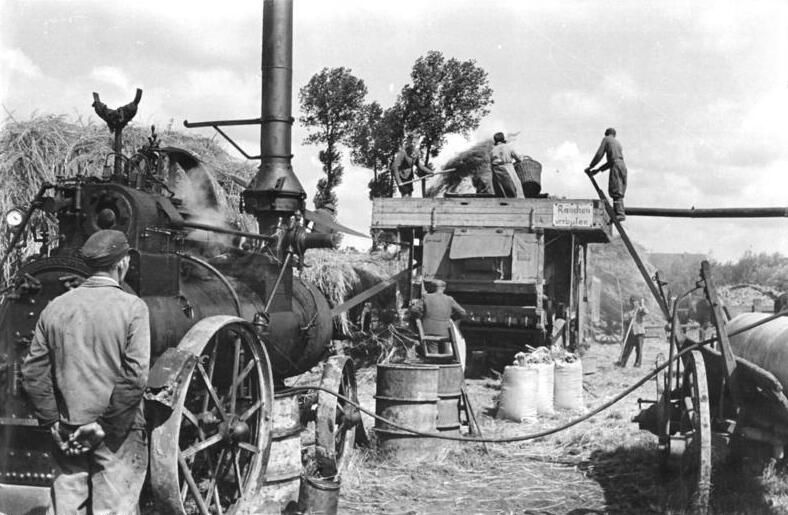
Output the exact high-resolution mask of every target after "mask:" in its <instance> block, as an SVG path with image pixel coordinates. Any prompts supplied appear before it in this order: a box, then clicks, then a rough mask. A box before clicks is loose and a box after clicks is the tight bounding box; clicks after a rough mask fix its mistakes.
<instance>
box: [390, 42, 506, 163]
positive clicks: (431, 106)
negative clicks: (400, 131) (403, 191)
mask: <svg viewBox="0 0 788 515" xmlns="http://www.w3.org/2000/svg"><path fill="white" fill-rule="evenodd" d="M410 78H411V81H412V84H408V85H407V86H405V87H404V88H403V89H402V95H401V99H402V103H403V108H404V110H405V129H406V130H408V131H412V132H415V133H417V134H419V135H421V136H422V140H421V145H422V147H423V149H424V151H425V164H428V163H429V158H430V157H436V156H437V155H438V154H439V153H440V151H441V149H442V148H443V146H444V145H445V144H446V136H447V135H448V134H462V135H463V136H468V135H469V134H470V132H471V131H473V130H475V129H477V128H478V127H479V122H480V121H481V119H482V118H483V117H484V116H486V115H487V114H488V113H489V112H490V109H489V107H490V106H491V105H492V104H493V99H492V94H493V91H492V89H491V88H490V86H489V85H488V83H487V72H486V71H484V70H483V69H482V68H480V67H478V66H477V65H476V62H475V61H473V60H468V61H459V60H457V59H455V58H450V59H448V60H447V59H446V58H444V57H443V54H442V53H440V52H437V51H434V50H433V51H430V52H428V53H427V55H425V56H422V57H419V58H418V59H417V60H416V63H415V64H414V65H413V69H412V71H411V74H410Z"/></svg>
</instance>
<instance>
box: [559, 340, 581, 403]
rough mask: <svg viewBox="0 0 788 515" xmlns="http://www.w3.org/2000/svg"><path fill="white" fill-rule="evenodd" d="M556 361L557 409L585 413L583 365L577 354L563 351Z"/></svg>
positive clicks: (560, 351)
mask: <svg viewBox="0 0 788 515" xmlns="http://www.w3.org/2000/svg"><path fill="white" fill-rule="evenodd" d="M553 359H554V361H555V387H554V392H555V408H556V409H565V410H573V411H583V410H584V409H585V404H584V403H583V363H582V362H581V361H580V357H579V356H578V355H577V354H573V353H571V352H568V351H566V350H564V349H561V350H559V351H557V352H555V353H554V354H553Z"/></svg>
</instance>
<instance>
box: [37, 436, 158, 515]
mask: <svg viewBox="0 0 788 515" xmlns="http://www.w3.org/2000/svg"><path fill="white" fill-rule="evenodd" d="M54 454H55V463H56V466H57V472H56V474H55V481H54V483H53V484H52V489H51V498H50V505H49V508H48V509H47V515H75V514H78V515H110V514H112V515H134V514H137V513H139V511H138V505H139V498H140V491H141V490H142V483H143V482H144V481H145V473H146V472H147V470H148V440H147V434H146V433H145V430H144V429H132V430H131V431H130V432H129V434H128V436H127V437H126V439H125V440H124V441H123V442H122V443H121V444H120V447H118V448H117V450H115V451H113V450H111V449H110V448H109V447H107V445H106V443H102V444H101V445H99V446H98V447H97V448H96V449H94V450H93V451H91V452H89V453H87V454H83V455H81V456H66V455H65V454H63V453H62V452H60V450H57V451H55V453H54Z"/></svg>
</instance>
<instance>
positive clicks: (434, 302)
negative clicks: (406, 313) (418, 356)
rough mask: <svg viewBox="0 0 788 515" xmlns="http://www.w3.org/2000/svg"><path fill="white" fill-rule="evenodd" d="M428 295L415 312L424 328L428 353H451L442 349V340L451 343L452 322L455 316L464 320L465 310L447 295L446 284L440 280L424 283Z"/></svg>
mask: <svg viewBox="0 0 788 515" xmlns="http://www.w3.org/2000/svg"><path fill="white" fill-rule="evenodd" d="M424 289H425V290H426V293H425V294H424V296H423V297H422V299H421V302H420V303H417V304H416V307H415V309H414V310H413V312H414V315H415V316H416V318H418V319H421V324H422V327H423V328H424V336H425V337H438V338H425V345H426V351H427V353H428V354H436V353H441V354H443V353H450V352H451V348H450V347H449V348H441V347H442V346H441V345H440V344H441V342H440V339H445V342H447V344H448V342H450V341H451V320H452V317H453V316H455V317H457V318H462V317H464V316H465V315H466V312H465V310H464V309H463V307H462V306H460V305H459V304H458V303H457V301H456V300H454V298H453V297H452V296H450V295H446V294H445V293H444V292H445V291H446V283H445V282H444V281H442V280H440V279H433V280H432V281H427V282H425V283H424Z"/></svg>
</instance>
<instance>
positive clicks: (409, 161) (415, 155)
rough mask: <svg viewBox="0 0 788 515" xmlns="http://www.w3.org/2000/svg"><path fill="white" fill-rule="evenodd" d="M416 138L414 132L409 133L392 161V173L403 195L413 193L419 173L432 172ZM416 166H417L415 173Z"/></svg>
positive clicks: (408, 195)
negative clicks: (415, 140)
mask: <svg viewBox="0 0 788 515" xmlns="http://www.w3.org/2000/svg"><path fill="white" fill-rule="evenodd" d="M414 139H415V136H414V135H413V134H408V135H407V136H406V137H405V141H404V143H403V145H402V147H401V148H400V149H399V152H397V154H396V155H395V156H394V160H393V161H392V162H391V174H392V175H393V176H394V181H395V182H396V183H397V188H398V189H399V192H400V195H402V196H403V197H410V196H411V195H413V183H414V182H415V181H416V180H417V177H416V176H417V175H418V176H423V175H427V174H431V173H432V170H430V169H429V168H428V167H426V166H424V164H422V161H421V155H420V152H419V149H418V148H416V144H415V142H414ZM414 167H415V168H416V172H415V173H414Z"/></svg>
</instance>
